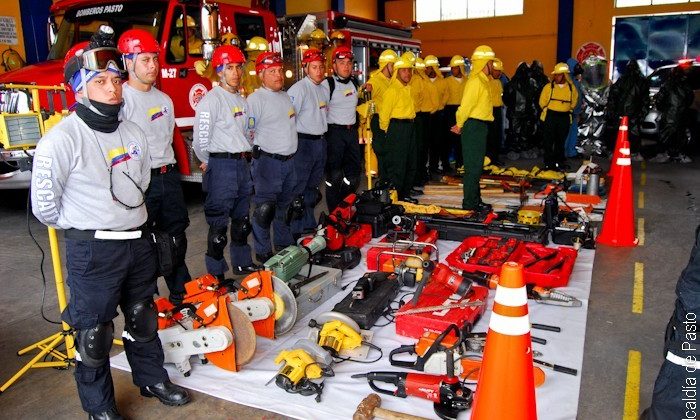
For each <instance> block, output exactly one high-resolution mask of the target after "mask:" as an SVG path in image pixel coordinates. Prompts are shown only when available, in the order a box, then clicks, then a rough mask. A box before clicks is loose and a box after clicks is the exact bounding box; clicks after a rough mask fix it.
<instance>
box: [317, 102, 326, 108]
mask: <svg viewBox="0 0 700 420" xmlns="http://www.w3.org/2000/svg"><path fill="white" fill-rule="evenodd" d="M326 108H327V106H326V102H325V101H321V102H319V103H318V109H326Z"/></svg>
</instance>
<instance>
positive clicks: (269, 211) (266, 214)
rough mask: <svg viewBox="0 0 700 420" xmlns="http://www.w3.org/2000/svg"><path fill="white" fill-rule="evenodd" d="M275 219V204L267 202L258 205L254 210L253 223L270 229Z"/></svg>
mask: <svg viewBox="0 0 700 420" xmlns="http://www.w3.org/2000/svg"><path fill="white" fill-rule="evenodd" d="M274 219H275V202H274V201H266V202H264V203H260V204H257V205H256V206H255V210H253V221H254V222H255V223H256V224H258V225H260V226H262V227H264V228H269V227H270V224H271V223H272V221H273V220H274Z"/></svg>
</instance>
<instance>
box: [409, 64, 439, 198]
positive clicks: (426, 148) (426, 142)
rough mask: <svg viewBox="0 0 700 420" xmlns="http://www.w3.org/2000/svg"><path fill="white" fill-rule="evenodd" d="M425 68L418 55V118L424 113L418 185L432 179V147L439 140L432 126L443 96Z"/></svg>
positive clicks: (417, 177) (419, 147)
mask: <svg viewBox="0 0 700 420" xmlns="http://www.w3.org/2000/svg"><path fill="white" fill-rule="evenodd" d="M425 68H426V66H425V61H424V60H423V59H422V58H420V57H417V58H416V70H415V75H416V78H417V79H419V80H420V81H421V83H422V89H423V101H422V102H421V103H420V104H419V106H418V111H417V113H416V117H417V118H418V116H419V115H422V118H423V128H422V135H421V139H422V143H417V149H418V151H417V156H418V160H417V161H416V165H417V166H416V168H418V169H417V171H416V186H422V185H425V183H426V182H428V181H430V170H429V169H428V161H429V156H430V148H431V145H432V144H433V143H436V142H437V141H438V139H437V138H436V136H435V135H434V133H433V132H432V131H430V128H431V123H432V121H433V120H434V115H435V114H436V113H437V112H438V108H439V106H440V99H441V98H440V93H439V92H438V88H437V86H436V85H435V84H434V83H433V82H432V81H431V80H430V79H429V78H428V76H427V75H426V74H425Z"/></svg>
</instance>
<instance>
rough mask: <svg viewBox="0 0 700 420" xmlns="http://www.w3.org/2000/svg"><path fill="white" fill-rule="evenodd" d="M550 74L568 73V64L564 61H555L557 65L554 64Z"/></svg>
mask: <svg viewBox="0 0 700 420" xmlns="http://www.w3.org/2000/svg"><path fill="white" fill-rule="evenodd" d="M552 74H569V65H568V64H566V63H557V65H556V66H554V71H553V72H552Z"/></svg>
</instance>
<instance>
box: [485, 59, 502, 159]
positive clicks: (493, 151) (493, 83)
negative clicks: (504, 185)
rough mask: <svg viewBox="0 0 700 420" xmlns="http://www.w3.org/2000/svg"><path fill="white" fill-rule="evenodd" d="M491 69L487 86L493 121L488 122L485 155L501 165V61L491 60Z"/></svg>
mask: <svg viewBox="0 0 700 420" xmlns="http://www.w3.org/2000/svg"><path fill="white" fill-rule="evenodd" d="M492 69H493V73H491V80H489V86H490V87H491V103H492V104H493V122H492V123H491V124H489V135H488V138H487V140H486V156H488V157H489V159H491V162H492V163H493V164H494V165H499V166H501V165H502V163H501V162H500V160H499V155H500V154H501V141H502V139H501V133H502V129H503V83H502V82H501V73H502V72H503V62H502V61H501V60H499V59H498V58H497V59H495V60H493V67H492Z"/></svg>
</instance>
